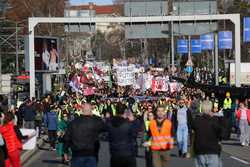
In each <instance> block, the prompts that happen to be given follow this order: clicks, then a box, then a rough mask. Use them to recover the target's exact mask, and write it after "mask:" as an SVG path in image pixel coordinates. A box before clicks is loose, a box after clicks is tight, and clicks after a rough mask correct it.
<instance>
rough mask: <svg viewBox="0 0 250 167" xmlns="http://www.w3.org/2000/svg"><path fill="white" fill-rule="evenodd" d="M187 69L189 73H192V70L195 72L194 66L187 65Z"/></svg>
mask: <svg viewBox="0 0 250 167" xmlns="http://www.w3.org/2000/svg"><path fill="white" fill-rule="evenodd" d="M185 71H186V72H187V73H192V72H193V67H192V66H187V67H186V68H185Z"/></svg>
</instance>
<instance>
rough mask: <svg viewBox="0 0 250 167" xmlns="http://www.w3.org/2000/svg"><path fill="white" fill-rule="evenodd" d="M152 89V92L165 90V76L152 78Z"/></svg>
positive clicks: (166, 89)
mask: <svg viewBox="0 0 250 167" xmlns="http://www.w3.org/2000/svg"><path fill="white" fill-rule="evenodd" d="M152 91H153V92H167V91H168V84H167V80H166V78H163V77H156V78H154V79H152Z"/></svg>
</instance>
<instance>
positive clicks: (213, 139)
mask: <svg viewBox="0 0 250 167" xmlns="http://www.w3.org/2000/svg"><path fill="white" fill-rule="evenodd" d="M192 128H193V130H194V153H195V154H220V152H221V146H220V144H219V142H220V139H221V133H222V126H221V125H220V123H219V121H218V119H217V118H216V117H211V116H209V115H206V114H203V115H200V116H197V117H196V118H195V120H194V121H193V123H192Z"/></svg>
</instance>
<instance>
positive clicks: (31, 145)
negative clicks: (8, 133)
mask: <svg viewBox="0 0 250 167" xmlns="http://www.w3.org/2000/svg"><path fill="white" fill-rule="evenodd" d="M20 131H21V133H22V135H23V136H27V135H29V136H30V135H34V136H33V137H32V138H30V139H28V140H27V141H25V142H24V143H23V150H33V149H35V148H36V140H37V136H36V131H35V130H34V129H20Z"/></svg>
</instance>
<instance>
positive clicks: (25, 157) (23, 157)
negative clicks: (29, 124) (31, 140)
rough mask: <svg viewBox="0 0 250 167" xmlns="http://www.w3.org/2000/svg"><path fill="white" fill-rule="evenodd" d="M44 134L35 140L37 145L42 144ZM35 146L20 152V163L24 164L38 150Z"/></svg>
mask: <svg viewBox="0 0 250 167" xmlns="http://www.w3.org/2000/svg"><path fill="white" fill-rule="evenodd" d="M44 139H45V136H43V137H41V138H40V139H38V140H37V146H41V145H43V144H44ZM37 146H36V148H35V149H33V150H28V151H25V152H23V153H22V154H21V163H22V165H23V164H25V163H26V162H27V161H28V160H29V159H30V158H31V157H32V156H33V155H34V154H35V153H36V152H37V151H38V150H39V148H38V147H37Z"/></svg>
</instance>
